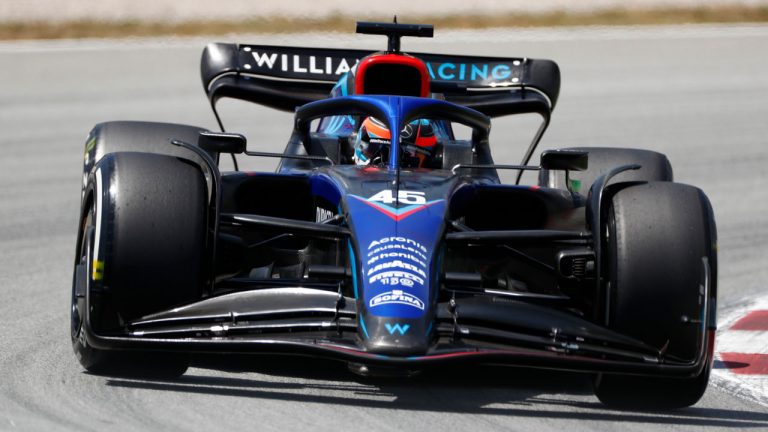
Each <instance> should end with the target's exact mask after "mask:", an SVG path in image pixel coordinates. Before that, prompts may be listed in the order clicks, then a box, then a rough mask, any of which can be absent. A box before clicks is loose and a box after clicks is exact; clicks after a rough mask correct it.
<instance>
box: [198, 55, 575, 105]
mask: <svg viewBox="0 0 768 432" xmlns="http://www.w3.org/2000/svg"><path fill="white" fill-rule="evenodd" d="M372 53H373V51H367V50H346V49H324V48H298V47H283V46H269V45H239V44H227V43H213V44H209V45H208V46H207V47H206V48H205V50H204V51H203V56H202V59H201V64H200V69H201V74H202V79H203V87H204V88H205V91H206V93H207V95H208V98H209V100H210V101H211V104H212V105H215V103H216V101H217V100H218V99H219V98H222V97H230V98H235V99H242V100H246V101H251V102H255V103H258V104H261V105H265V106H268V107H272V108H276V109H280V110H284V111H291V112H293V111H294V110H295V109H296V107H298V106H301V105H304V104H306V103H309V102H312V101H316V100H320V99H325V98H327V97H329V95H330V92H331V89H332V88H333V86H334V85H335V84H336V82H337V81H338V80H339V79H340V78H341V77H342V76H343V75H344V74H345V73H346V72H348V71H349V70H350V69H351V68H352V67H354V66H355V64H357V62H358V61H360V59H362V58H363V57H365V56H367V55H369V54H372ZM409 54H410V55H413V56H415V57H417V58H419V59H421V60H422V61H424V62H425V64H426V66H427V70H428V72H429V74H430V77H431V79H432V91H433V92H434V93H441V94H443V95H444V97H445V99H446V100H447V101H449V102H454V103H457V104H460V105H464V106H466V107H469V108H473V109H475V110H477V111H480V112H482V113H484V114H486V115H488V116H491V117H498V116H502V115H508V114H519V113H526V112H534V113H540V114H542V115H543V116H544V117H545V118H548V117H549V115H550V113H551V112H552V110H553V109H554V107H555V104H556V103H557V97H558V94H559V92H560V70H559V68H558V66H557V64H556V63H555V62H553V61H551V60H535V59H527V58H501V57H476V56H453V55H444V54H423V53H409Z"/></svg>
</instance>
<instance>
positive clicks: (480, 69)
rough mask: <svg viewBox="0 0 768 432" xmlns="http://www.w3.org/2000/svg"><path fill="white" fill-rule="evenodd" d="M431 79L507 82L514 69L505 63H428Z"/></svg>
mask: <svg viewBox="0 0 768 432" xmlns="http://www.w3.org/2000/svg"><path fill="white" fill-rule="evenodd" d="M426 65H427V71H428V72H429V76H430V78H432V79H433V80H434V79H439V80H445V81H479V80H483V81H486V80H489V79H490V80H505V79H508V78H510V77H512V68H511V67H510V66H509V65H508V64H504V63H496V64H489V63H472V64H467V63H434V64H433V63H426Z"/></svg>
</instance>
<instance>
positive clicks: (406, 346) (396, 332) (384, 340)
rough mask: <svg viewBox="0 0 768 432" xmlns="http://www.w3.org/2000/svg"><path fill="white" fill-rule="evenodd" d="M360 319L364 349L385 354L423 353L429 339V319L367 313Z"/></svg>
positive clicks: (405, 355) (403, 355) (410, 354)
mask: <svg viewBox="0 0 768 432" xmlns="http://www.w3.org/2000/svg"><path fill="white" fill-rule="evenodd" d="M361 321H362V322H363V323H364V324H363V326H364V328H365V330H364V332H363V336H364V339H363V345H364V346H365V348H366V351H368V352H371V353H375V354H381V355H386V356H393V357H395V356H398V357H401V356H402V357H408V356H416V355H424V354H425V353H426V352H427V349H428V348H429V345H430V340H431V334H430V333H431V331H428V330H431V326H430V325H429V324H430V323H431V319H427V317H426V316H425V317H424V318H421V319H396V318H382V317H377V316H373V315H370V314H367V316H363V317H362V318H361Z"/></svg>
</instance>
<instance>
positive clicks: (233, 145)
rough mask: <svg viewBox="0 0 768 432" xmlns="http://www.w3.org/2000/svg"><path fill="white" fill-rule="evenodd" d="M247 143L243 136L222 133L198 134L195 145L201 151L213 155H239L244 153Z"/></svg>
mask: <svg viewBox="0 0 768 432" xmlns="http://www.w3.org/2000/svg"><path fill="white" fill-rule="evenodd" d="M247 143H248V141H247V140H246V139H245V136H243V135H241V134H236V133H224V132H200V136H199V137H198V139H197V145H198V146H199V147H200V148H201V149H203V150H205V151H207V152H214V153H233V154H240V153H243V152H245V146H246V144H247Z"/></svg>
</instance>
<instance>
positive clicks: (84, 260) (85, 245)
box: [70, 210, 93, 342]
mask: <svg viewBox="0 0 768 432" xmlns="http://www.w3.org/2000/svg"><path fill="white" fill-rule="evenodd" d="M80 233H81V234H80V238H81V240H80V245H79V247H78V257H79V259H78V261H77V262H76V263H75V268H74V272H73V273H74V274H73V276H72V296H71V311H70V333H71V337H72V341H73V342H74V341H76V340H78V338H79V336H80V333H81V330H82V326H83V320H82V317H83V316H84V312H85V311H84V308H85V299H84V298H78V297H77V282H78V281H77V277H78V271H77V267H78V266H85V267H86V274H87V269H88V267H89V265H88V264H89V263H88V257H89V256H90V254H91V243H92V238H93V234H92V233H93V212H92V211H91V210H89V211H88V213H87V215H86V216H85V219H84V220H83V223H82V227H81V231H80Z"/></svg>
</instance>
